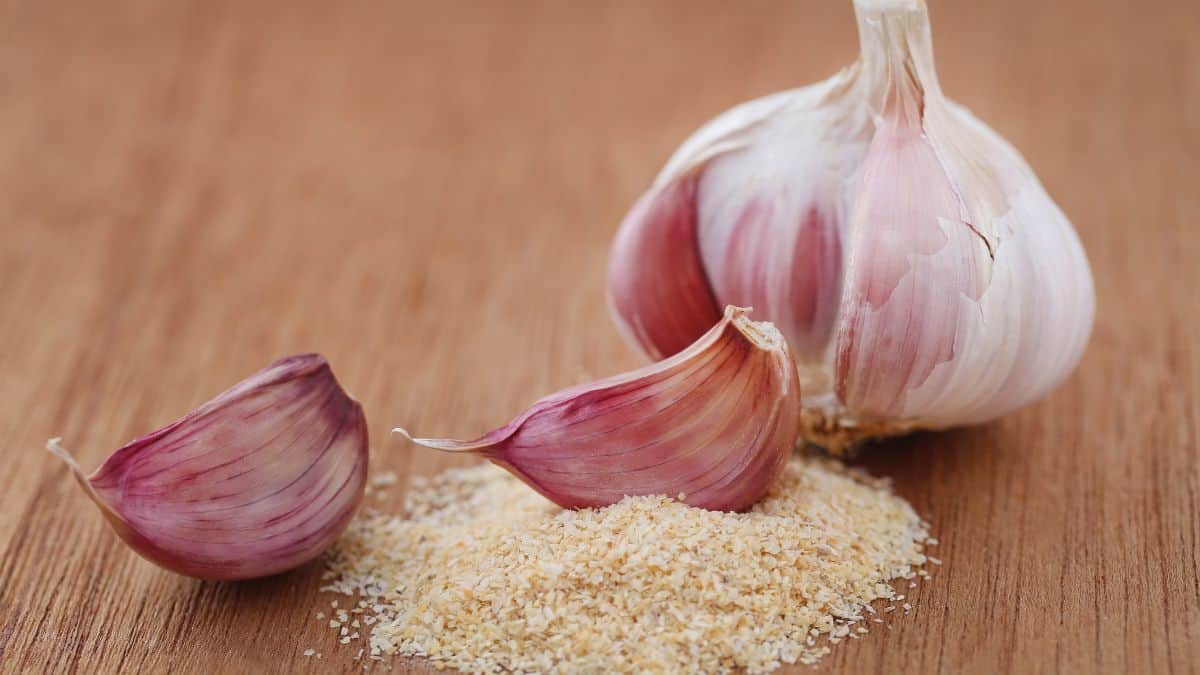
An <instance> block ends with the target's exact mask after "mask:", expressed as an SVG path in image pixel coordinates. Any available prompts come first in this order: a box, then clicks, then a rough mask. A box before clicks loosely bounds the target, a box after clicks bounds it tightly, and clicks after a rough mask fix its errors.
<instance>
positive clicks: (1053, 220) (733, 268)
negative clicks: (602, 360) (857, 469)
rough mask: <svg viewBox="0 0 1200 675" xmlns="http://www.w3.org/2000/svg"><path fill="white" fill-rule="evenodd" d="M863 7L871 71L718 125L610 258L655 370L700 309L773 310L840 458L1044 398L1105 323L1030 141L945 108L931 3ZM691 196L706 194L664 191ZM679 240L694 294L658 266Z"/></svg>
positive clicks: (765, 102)
mask: <svg viewBox="0 0 1200 675" xmlns="http://www.w3.org/2000/svg"><path fill="white" fill-rule="evenodd" d="M855 10H856V14H857V16H858V22H859V34H860V39H861V43H862V44H861V47H862V51H861V55H860V58H859V60H858V62H856V63H855V64H854V65H852V66H851V67H849V68H847V69H845V70H843V71H842V72H841V73H838V74H837V75H835V76H834V77H833V78H831V79H830V80H828V81H826V82H822V83H819V84H816V85H812V86H810V87H805V88H803V89H797V90H793V91H787V92H782V93H779V94H774V95H772V96H768V97H765V98H762V99H759V100H756V101H751V102H749V103H745V104H742V105H740V106H737V107H735V108H733V109H731V110H730V111H728V112H727V113H725V114H723V115H721V116H719V117H717V118H716V119H715V120H713V121H712V122H710V123H709V124H708V125H705V126H704V127H702V128H701V129H700V130H699V131H697V132H696V133H695V134H694V135H693V136H692V137H691V138H690V139H688V140H687V141H686V142H685V143H684V144H683V145H682V146H681V147H680V149H679V150H678V151H677V152H676V153H675V155H674V156H673V157H672V158H671V160H670V161H669V162H668V163H667V165H666V167H665V168H664V169H663V171H662V173H660V175H659V177H658V178H657V180H656V181H655V183H654V185H653V186H652V187H651V189H650V190H649V192H648V193H647V194H646V196H644V197H643V198H642V201H643V202H645V201H651V202H657V203H658V204H659V208H657V209H640V210H639V209H634V210H633V211H631V212H630V214H629V215H628V216H627V217H626V219H625V221H624V222H623V223H622V225H621V228H620V230H619V232H618V235H617V239H616V242H615V244H614V247H613V253H612V258H611V264H610V268H609V305H610V307H611V308H612V310H613V315H614V318H615V320H616V322H617V324H618V326H620V327H621V328H622V332H623V333H624V334H625V335H626V336H628V337H630V338H631V341H632V342H633V343H634V344H635V345H636V346H637V347H638V348H639V349H641V350H642V351H643V353H645V354H646V355H647V356H650V357H651V358H657V357H658V356H659V355H661V354H667V353H671V349H672V348H673V346H674V345H676V344H680V343H684V342H686V341H687V340H688V339H690V338H694V337H695V336H696V335H698V334H699V333H698V332H697V330H696V329H695V328H685V326H688V325H690V324H689V323H688V322H683V321H679V320H678V317H677V315H678V314H679V309H678V308H679V307H703V306H706V305H717V306H719V305H723V304H742V305H752V306H754V307H755V308H756V309H757V311H758V312H759V316H762V317H763V318H765V319H767V320H769V321H772V322H773V323H775V324H776V325H777V326H778V327H779V329H780V330H781V331H782V332H783V334H784V335H785V336H786V337H787V339H788V341H789V343H790V344H791V346H792V351H793V353H794V354H795V356H796V359H797V364H798V367H799V371H800V376H801V383H802V386H803V387H804V390H805V397H804V407H805V411H804V433H805V437H806V438H808V439H809V440H812V441H815V442H817V443H819V444H823V445H826V446H827V447H829V448H830V449H833V450H835V451H836V450H838V449H840V448H842V447H843V446H845V445H847V444H850V443H853V442H855V441H856V440H859V439H861V438H864V437H870V436H882V435H889V434H893V433H901V432H904V431H908V430H911V429H916V428H944V427H950V426H956V425H961V424H972V423H977V422H982V421H986V420H989V419H993V418H995V417H998V416H1001V415H1003V414H1005V413H1008V412H1010V411H1012V410H1015V409H1016V408H1018V407H1021V406H1023V405H1025V404H1028V403H1030V402H1032V401H1034V400H1036V399H1038V398H1040V397H1042V396H1044V395H1045V394H1046V393H1047V392H1048V391H1050V390H1051V389H1052V388H1054V387H1055V386H1056V385H1057V384H1058V383H1059V382H1061V381H1062V380H1063V379H1064V378H1065V377H1066V376H1067V375H1068V374H1069V373H1070V371H1071V370H1072V369H1073V368H1074V367H1075V365H1076V363H1077V362H1078V360H1079V358H1080V357H1081V355H1082V352H1083V349H1084V347H1085V346H1086V343H1087V339H1088V336H1089V334H1090V332H1091V325H1092V320H1093V315H1094V311H1095V294H1094V290H1093V286H1092V278H1091V272H1090V270H1089V268H1088V263H1087V259H1086V256H1085V255H1084V252H1083V248H1082V245H1081V244H1080V242H1079V239H1078V237H1077V236H1076V234H1075V231H1074V230H1073V228H1072V227H1071V224H1070V222H1069V221H1068V220H1067V218H1066V216H1065V215H1063V213H1062V211H1061V210H1059V208H1058V207H1057V206H1056V205H1055V204H1054V202H1053V201H1052V200H1051V199H1050V197H1049V196H1048V195H1047V194H1046V192H1045V190H1044V189H1043V188H1042V186H1041V184H1040V183H1039V182H1038V180H1037V178H1036V176H1035V175H1034V173H1033V171H1032V170H1031V169H1030V168H1029V167H1028V165H1027V164H1026V163H1025V161H1024V160H1023V159H1022V158H1021V156H1020V154H1019V153H1017V151H1016V150H1015V149H1013V148H1012V146H1011V145H1009V144H1008V143H1007V142H1005V141H1004V140H1003V139H1002V138H1000V136H999V135H997V134H996V133H995V132H994V131H992V130H991V129H990V128H988V127H987V126H986V125H985V124H983V123H982V122H980V121H979V120H978V119H976V118H975V117H974V116H972V115H971V114H970V113H969V112H967V111H966V109H964V108H962V107H961V106H958V105H957V104H954V103H952V102H950V101H949V100H947V99H946V98H945V97H944V96H943V94H942V92H941V88H940V85H939V83H938V80H937V75H936V72H935V71H934V67H933V55H932V47H931V42H930V34H929V22H928V17H927V14H926V10H925V5H924V3H923V2H921V1H920V0H856V2H855ZM681 185H693V186H694V188H693V190H694V194H695V199H694V201H692V202H690V203H688V202H683V203H680V202H679V200H678V199H666V198H665V197H664V196H666V195H673V194H678V193H679V186H681ZM672 206H674V208H673V209H672V208H671V207H672ZM668 223H669V224H670V225H669V228H668V225H667V224H668ZM680 223H686V224H688V225H690V227H691V233H692V236H691V237H689V236H687V233H686V232H684V231H683V229H684V228H683V227H681V225H680ZM668 229H669V230H670V237H669V239H670V240H671V241H674V242H681V243H679V244H678V246H677V247H676V249H675V251H674V253H675V257H676V259H681V260H688V259H691V258H694V257H695V256H696V255H697V254H698V255H699V259H700V264H701V268H702V271H703V275H704V278H705V279H706V280H707V282H708V283H707V287H706V288H704V289H702V290H700V291H696V290H692V289H694V288H695V287H696V286H698V284H697V283H695V282H694V281H690V280H689V282H688V283H687V284H686V285H684V284H679V283H675V282H673V281H672V275H673V274H674V272H673V270H672V267H671V265H667V264H661V263H660V262H659V261H661V260H664V259H667V258H669V256H668V255H666V254H663V253H660V254H659V256H658V257H657V258H649V257H645V256H640V251H641V250H644V249H645V248H647V245H646V244H645V242H659V247H660V248H665V247H663V246H662V244H661V242H662V241H663V240H664V239H667V238H668V237H666V236H665V235H664V232H665V231H667V230H668ZM639 256H640V257H639ZM631 288H641V289H644V288H653V289H656V293H655V294H647V293H641V294H636V293H631V292H630V291H629V289H631ZM692 314H694V313H692ZM634 323H636V328H633V327H631V326H632V324H634ZM692 323H695V321H693V322H692ZM662 336H666V337H662Z"/></svg>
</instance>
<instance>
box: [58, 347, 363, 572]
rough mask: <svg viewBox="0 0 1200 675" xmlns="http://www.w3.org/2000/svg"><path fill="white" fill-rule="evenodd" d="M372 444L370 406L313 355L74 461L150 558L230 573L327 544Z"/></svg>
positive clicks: (277, 567) (356, 496)
mask: <svg viewBox="0 0 1200 675" xmlns="http://www.w3.org/2000/svg"><path fill="white" fill-rule="evenodd" d="M367 449H368V440H367V425H366V419H365V417H364V415H363V410H362V406H360V405H359V403H358V402H357V401H355V400H354V399H352V398H351V397H350V396H348V395H347V394H346V393H345V391H343V390H342V388H341V386H340V385H339V384H338V382H337V380H336V379H335V378H334V376H333V372H332V371H331V370H330V368H329V364H328V363H327V362H326V361H325V359H324V358H323V357H321V356H319V355H317V354H305V355H300V356H292V357H288V358H284V359H281V360H279V361H276V362H274V363H272V364H271V365H269V366H268V367H266V368H265V369H263V370H261V371H259V372H258V373H256V374H254V375H253V376H251V377H250V378H248V379H246V380H244V381H242V382H240V383H239V384H237V385H235V386H234V387H232V388H231V389H229V390H228V391H226V392H224V393H222V394H221V395H219V396H217V397H216V398H214V399H212V400H211V401H209V402H208V403H205V404H204V405H203V406H201V407H200V408H198V409H197V410H195V411H193V412H191V413H189V414H188V415H187V416H185V417H184V418H182V419H180V420H178V421H177V422H175V423H173V424H171V425H169V426H166V427H164V428H162V429H160V430H158V431H155V432H153V433H151V434H149V435H147V436H145V437H142V438H139V439H137V440H135V441H133V442H131V443H129V444H127V445H125V446H124V447H122V448H120V449H119V450H117V451H116V452H115V453H113V455H112V456H110V457H109V458H108V460H107V461H105V462H104V464H103V465H102V466H101V467H100V468H99V469H97V470H96V472H95V473H93V474H92V475H91V476H90V477H85V476H84V475H83V474H82V473H81V472H79V471H78V467H77V466H75V465H74V461H73V460H71V459H70V458H69V457H66V456H64V459H66V460H67V461H68V463H69V464H71V465H72V469H73V471H74V473H75V476H76V478H77V480H78V481H79V483H80V484H81V485H82V486H83V487H84V489H85V490H87V491H88V494H89V496H91V497H92V499H93V501H95V502H96V504H97V505H98V506H99V507H100V508H101V510H102V511H103V513H104V515H105V516H106V517H107V518H108V520H109V522H110V524H111V525H112V526H113V529H115V530H116V531H117V533H118V534H119V535H120V536H121V538H122V539H124V540H125V542H126V543H127V544H129V546H130V547H132V548H133V549H134V550H135V551H137V552H138V553H139V554H140V555H142V556H143V557H144V558H146V559H147V560H150V561H151V562H154V563H156V564H158V565H160V566H162V567H164V568H166V569H169V570H171V571H174V572H178V573H180V574H185V575H188V576H192V577H197V578H201V579H214V580H232V579H248V578H254V577H264V576H269V575H272V574H277V573H279V572H284V571H287V570H290V569H293V568H295V567H298V566H300V565H302V564H304V563H306V562H308V561H310V560H312V559H313V558H315V557H316V556H318V555H319V554H320V553H321V552H322V551H324V550H325V549H326V548H328V547H329V545H330V544H332V543H333V541H334V540H335V539H336V538H337V537H338V535H340V534H341V532H342V531H343V530H344V529H345V527H346V526H347V525H348V524H349V522H350V519H351V518H352V517H353V515H354V511H355V509H356V508H357V507H358V504H359V502H360V501H361V500H362V495H363V490H364V487H365V485H366V477H367ZM52 450H54V448H52ZM54 451H55V452H56V453H61V450H54Z"/></svg>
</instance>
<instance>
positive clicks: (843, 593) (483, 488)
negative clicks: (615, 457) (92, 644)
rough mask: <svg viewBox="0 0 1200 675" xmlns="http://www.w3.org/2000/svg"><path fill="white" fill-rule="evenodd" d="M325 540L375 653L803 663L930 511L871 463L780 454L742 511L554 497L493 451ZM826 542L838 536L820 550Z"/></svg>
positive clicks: (704, 664) (875, 583)
mask: <svg viewBox="0 0 1200 675" xmlns="http://www.w3.org/2000/svg"><path fill="white" fill-rule="evenodd" d="M406 508H407V511H408V513H409V517H408V518H407V519H404V518H399V517H392V516H385V515H381V514H374V513H367V514H364V515H363V516H361V517H359V518H358V519H357V520H355V522H354V523H353V524H352V525H351V526H350V528H349V529H348V530H347V532H346V534H344V535H343V536H342V538H341V540H339V542H338V544H337V545H336V546H335V548H334V550H333V551H332V552H331V554H330V555H329V557H328V558H327V563H328V565H329V568H330V572H331V573H332V574H331V575H330V578H331V579H333V581H332V583H330V585H328V586H326V587H325V588H324V589H323V590H331V591H335V592H339V593H345V594H347V595H353V594H361V595H362V596H363V597H365V598H367V599H369V600H370V602H369V605H370V611H371V612H372V616H370V617H368V618H371V619H373V620H372V621H370V622H367V626H368V628H369V634H367V635H366V637H368V638H369V647H370V654H371V658H376V659H377V658H379V655H382V654H401V655H415V656H423V657H426V658H428V659H430V660H431V661H432V662H433V664H434V666H435V667H453V668H457V669H460V670H463V671H469V672H493V671H497V670H506V671H512V672H580V671H587V672H606V673H625V672H701V671H704V672H729V671H733V670H737V669H744V670H745V671H747V672H750V673H762V672H767V671H770V670H773V669H775V668H777V667H779V666H780V665H782V664H784V663H796V662H801V663H809V664H811V663H815V662H816V661H817V660H818V659H819V658H820V657H821V656H823V655H825V654H826V653H828V652H829V647H828V646H827V645H823V644H818V643H816V642H815V641H814V640H812V639H811V638H812V637H813V636H820V635H825V636H826V637H827V638H828V641H829V642H832V643H837V642H840V641H841V638H842V637H845V636H849V637H851V638H857V637H858V635H859V633H862V632H865V631H864V630H863V629H862V628H858V630H857V632H852V631H851V625H852V624H854V623H855V622H856V621H864V620H865V619H863V617H862V614H863V610H864V607H865V606H866V605H867V603H870V602H871V601H873V600H877V599H888V600H891V599H895V598H896V597H897V593H896V591H895V590H894V589H893V588H892V587H891V586H890V585H889V584H888V582H889V581H891V580H892V579H896V578H904V579H911V578H912V577H913V573H914V567H916V566H919V565H922V564H924V563H925V562H926V557H925V555H924V554H923V546H924V542H925V541H926V540H927V538H928V535H929V532H928V524H927V523H925V522H923V521H922V520H921V518H920V517H918V516H917V514H916V513H915V512H914V511H913V509H912V508H911V507H910V506H909V505H908V503H907V502H905V501H904V500H903V499H901V498H899V497H897V496H895V495H893V494H892V493H891V492H890V490H889V488H888V486H887V483H886V482H885V481H881V480H876V479H872V478H870V477H868V476H867V475H866V474H864V473H862V472H860V471H857V470H852V469H847V468H845V467H843V466H842V465H841V464H839V463H837V462H834V461H831V460H827V459H822V458H813V457H794V458H792V459H791V460H790V462H789V464H788V466H787V470H786V471H785V473H784V475H783V477H782V478H781V479H780V480H779V481H778V483H777V484H776V485H775V486H774V487H773V488H772V490H771V492H770V494H768V496H767V497H766V498H765V499H764V500H763V501H762V502H760V503H759V504H757V505H756V506H755V507H754V508H753V509H751V510H750V511H749V512H747V513H722V512H713V511H706V510H703V509H698V508H692V507H689V506H686V505H684V504H681V503H679V502H677V501H675V500H673V499H670V498H667V497H626V498H625V499H624V500H622V501H621V502H620V503H618V504H615V505H613V506H609V507H606V508H601V509H584V510H580V511H565V510H563V509H560V508H558V507H557V506H555V505H553V504H551V503H550V502H549V501H547V500H546V499H545V498H543V497H541V496H540V495H538V494H537V493H535V492H534V491H532V490H530V489H529V488H528V487H527V486H525V485H524V484H522V483H521V482H520V481H518V480H517V479H515V478H513V477H512V476H510V475H509V474H508V473H506V472H504V471H503V470H501V469H499V468H497V467H495V466H492V465H490V464H484V465H480V466H478V467H472V468H469V469H458V470H452V471H448V472H446V473H444V474H441V475H439V476H436V477H433V478H431V479H428V480H427V481H422V482H420V483H414V487H413V490H412V491H411V492H410V494H409V497H408V500H407V503H406ZM830 549H832V550H833V551H836V554H830V553H828V552H827V551H829V550H830Z"/></svg>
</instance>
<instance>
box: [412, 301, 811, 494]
mask: <svg viewBox="0 0 1200 675" xmlns="http://www.w3.org/2000/svg"><path fill="white" fill-rule="evenodd" d="M744 315H745V310H742V309H738V308H732V307H731V308H728V309H727V310H726V313H725V316H724V318H722V319H721V320H720V321H719V322H718V323H717V324H716V325H715V326H713V327H712V328H710V329H709V331H708V332H707V333H705V334H704V335H703V336H701V338H700V339H699V340H697V341H696V342H695V343H694V344H692V345H691V346H689V347H688V348H686V349H684V350H683V351H681V352H678V353H677V354H675V355H674V356H672V357H670V358H668V359H666V360H664V361H661V362H659V363H655V364H652V365H650V366H647V367H645V368H642V369H639V370H636V371H633V372H630V373H626V374H624V375H619V376H616V377H612V378H608V379H605V380H600V381H598V382H593V383H590V384H584V385H580V386H576V387H571V388H569V389H565V390H563V391H560V392H558V393H556V394H552V395H550V396H547V397H546V398H543V399H541V400H540V401H538V402H536V403H534V404H533V406H531V407H530V408H529V409H528V410H526V411H525V412H524V413H522V414H521V415H520V416H519V417H517V418H516V419H514V420H513V421H512V422H510V423H509V424H507V425H505V426H504V427H501V428H499V429H496V430H495V431H492V432H490V433H488V434H486V435H484V436H482V437H481V438H479V439H477V440H474V441H455V440H450V439H424V438H419V439H412V437H411V436H409V438H410V439H412V440H413V441H414V442H416V443H418V444H421V445H425V446H427V447H432V448H437V449H440V450H449V451H469V452H476V453H479V454H482V455H484V456H485V457H487V458H488V459H490V460H491V461H493V462H494V463H496V464H498V465H500V466H502V467H504V468H505V469H507V470H508V471H510V472H511V473H513V474H514V475H516V476H517V477H519V478H521V479H522V480H523V481H525V482H526V483H527V484H529V485H530V486H531V487H533V488H534V489H535V490H537V491H538V492H540V493H541V494H542V495H544V496H545V497H546V498H548V499H550V500H551V501H553V502H555V503H556V504H558V505H560V506H563V507H565V508H581V507H599V506H607V505H609V504H614V503H616V502H618V501H620V500H621V498H622V497H624V496H626V495H667V496H670V497H676V496H678V495H679V494H680V493H683V494H684V498H683V501H684V502H685V503H687V504H689V505H692V506H697V507H701V508H706V509H712V510H720V511H741V510H744V509H747V508H749V507H750V506H752V505H753V504H754V503H755V502H757V501H758V500H759V499H761V498H762V497H763V496H764V495H765V494H766V492H767V490H768V489H769V488H770V486H771V484H772V483H773V482H774V481H775V479H776V478H778V477H779V475H780V473H781V472H782V471H783V468H784V465H785V464H786V462H787V458H788V456H789V455H790V454H791V452H792V450H793V447H794V442H795V439H796V436H797V433H798V431H799V413H800V398H799V387H798V383H797V381H796V366H795V363H794V361H793V360H792V358H791V356H790V354H789V353H788V350H787V345H786V342H784V340H783V339H782V337H781V336H779V334H778V332H776V331H774V329H769V332H768V335H770V334H773V335H774V336H775V338H774V339H773V340H774V341H772V339H771V338H770V337H768V338H763V337H761V336H762V335H763V333H762V331H763V330H764V329H763V328H761V327H758V328H756V326H761V325H760V324H753V322H750V321H749V320H748V319H746V318H745V317H744ZM767 328H769V326H768V327H767ZM765 343H770V344H765ZM398 431H400V432H401V433H404V434H405V435H406V436H407V435H408V433H407V432H405V431H403V430H398Z"/></svg>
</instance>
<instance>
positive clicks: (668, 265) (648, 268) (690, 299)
mask: <svg viewBox="0 0 1200 675" xmlns="http://www.w3.org/2000/svg"><path fill="white" fill-rule="evenodd" d="M695 191H696V185H695V181H693V180H690V179H686V178H685V179H683V180H680V181H677V182H674V183H670V184H668V185H664V186H663V187H662V188H660V189H657V190H653V191H651V192H650V193H648V194H647V195H646V196H644V197H642V199H641V201H639V202H638V203H637V205H635V206H634V207H633V210H632V211H631V212H630V213H629V215H628V216H627V217H626V218H625V222H624V223H623V224H622V225H621V230H620V231H619V232H618V233H617V240H616V243H615V244H614V245H613V246H614V249H615V250H616V251H617V254H616V255H614V256H613V257H612V258H611V261H612V262H611V265H610V267H609V271H608V278H609V285H608V302H609V307H610V308H611V309H612V314H613V316H615V317H617V318H618V320H617V326H618V327H619V328H620V329H621V331H622V332H623V333H624V334H625V335H626V338H627V339H628V340H630V341H631V342H632V343H633V344H636V345H638V346H640V347H641V348H642V350H643V352H644V353H645V354H646V356H648V357H650V358H651V359H655V360H657V359H661V358H663V357H664V356H670V355H671V354H675V353H676V352H678V351H680V350H682V349H684V348H685V347H687V346H688V345H689V344H691V343H692V342H694V341H695V340H696V338H697V337H699V336H701V335H703V334H704V332H705V331H707V330H708V329H709V328H711V327H712V325H713V324H714V323H716V322H717V320H718V319H719V318H720V313H719V311H718V309H717V305H716V303H715V302H714V301H713V299H712V294H711V293H710V292H709V289H708V281H707V280H706V279H705V277H704V270H702V269H701V267H700V255H699V251H698V250H697V248H696V232H695V229H696V225H695V220H696V210H695V203H694V202H695Z"/></svg>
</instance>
